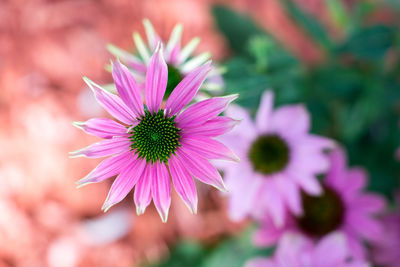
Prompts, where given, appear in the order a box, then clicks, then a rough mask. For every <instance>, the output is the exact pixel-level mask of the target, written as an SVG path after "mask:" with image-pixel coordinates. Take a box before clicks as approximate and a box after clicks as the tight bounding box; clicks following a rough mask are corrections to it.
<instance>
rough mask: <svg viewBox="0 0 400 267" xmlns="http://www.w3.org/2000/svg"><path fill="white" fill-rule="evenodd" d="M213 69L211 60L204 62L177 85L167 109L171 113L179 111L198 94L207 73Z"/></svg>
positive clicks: (168, 101) (169, 99)
mask: <svg viewBox="0 0 400 267" xmlns="http://www.w3.org/2000/svg"><path fill="white" fill-rule="evenodd" d="M210 70H211V62H208V63H206V64H204V65H203V66H201V67H199V68H198V69H196V70H194V71H192V72H190V73H189V74H188V75H186V76H185V78H183V80H182V81H181V82H180V83H179V84H178V85H177V86H176V88H175V89H174V90H173V91H172V93H171V95H170V96H169V98H168V100H167V103H166V104H165V110H166V111H167V114H169V115H175V114H177V113H179V112H180V111H181V110H182V108H183V107H184V106H186V105H187V104H189V102H190V101H191V100H192V99H193V97H194V96H195V95H196V93H197V91H198V90H199V88H200V86H201V85H202V83H203V82H204V80H205V78H206V76H207V73H208V72H209V71H210Z"/></svg>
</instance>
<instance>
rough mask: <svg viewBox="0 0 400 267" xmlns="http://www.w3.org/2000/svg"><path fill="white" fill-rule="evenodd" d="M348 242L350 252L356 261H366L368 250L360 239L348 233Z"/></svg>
mask: <svg viewBox="0 0 400 267" xmlns="http://www.w3.org/2000/svg"><path fill="white" fill-rule="evenodd" d="M346 240H347V244H348V248H349V251H350V255H351V256H352V257H354V258H355V259H365V257H366V249H365V247H364V245H363V244H362V242H361V240H360V238H359V237H356V236H355V235H354V233H351V234H349V233H348V232H347V231H346Z"/></svg>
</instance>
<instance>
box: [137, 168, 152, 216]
mask: <svg viewBox="0 0 400 267" xmlns="http://www.w3.org/2000/svg"><path fill="white" fill-rule="evenodd" d="M154 170H155V169H154V167H153V166H151V165H150V164H147V165H146V167H145V168H144V170H143V173H142V176H141V177H140V178H139V181H138V182H137V184H136V187H135V194H134V197H133V198H134V201H135V205H136V213H137V214H138V215H140V214H143V213H144V211H145V210H146V208H147V206H148V205H149V204H150V202H151V181H152V178H153V175H155V174H154Z"/></svg>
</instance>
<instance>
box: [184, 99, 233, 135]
mask: <svg viewBox="0 0 400 267" xmlns="http://www.w3.org/2000/svg"><path fill="white" fill-rule="evenodd" d="M236 98H237V95H230V96H225V97H213V98H210V99H206V100H203V101H200V102H198V103H196V104H193V105H191V106H190V107H188V108H187V109H186V110H184V111H183V112H182V113H181V114H180V115H179V116H178V118H177V119H176V121H177V123H178V127H180V128H181V129H185V128H187V127H193V126H197V125H201V124H203V123H205V122H206V121H207V120H209V119H213V118H215V117H216V116H218V114H220V113H221V112H222V111H224V109H226V107H227V106H228V104H229V103H230V102H232V101H233V100H235V99H236Z"/></svg>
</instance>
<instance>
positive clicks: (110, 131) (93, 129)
mask: <svg viewBox="0 0 400 267" xmlns="http://www.w3.org/2000/svg"><path fill="white" fill-rule="evenodd" d="M73 125H74V126H76V127H78V128H80V129H82V130H83V131H85V132H86V133H88V134H91V135H94V136H98V137H101V138H107V139H109V138H112V137H114V136H126V135H127V128H126V127H125V126H124V125H122V124H119V123H118V122H116V121H114V120H110V119H103V118H94V119H90V120H88V121H86V122H73Z"/></svg>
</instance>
